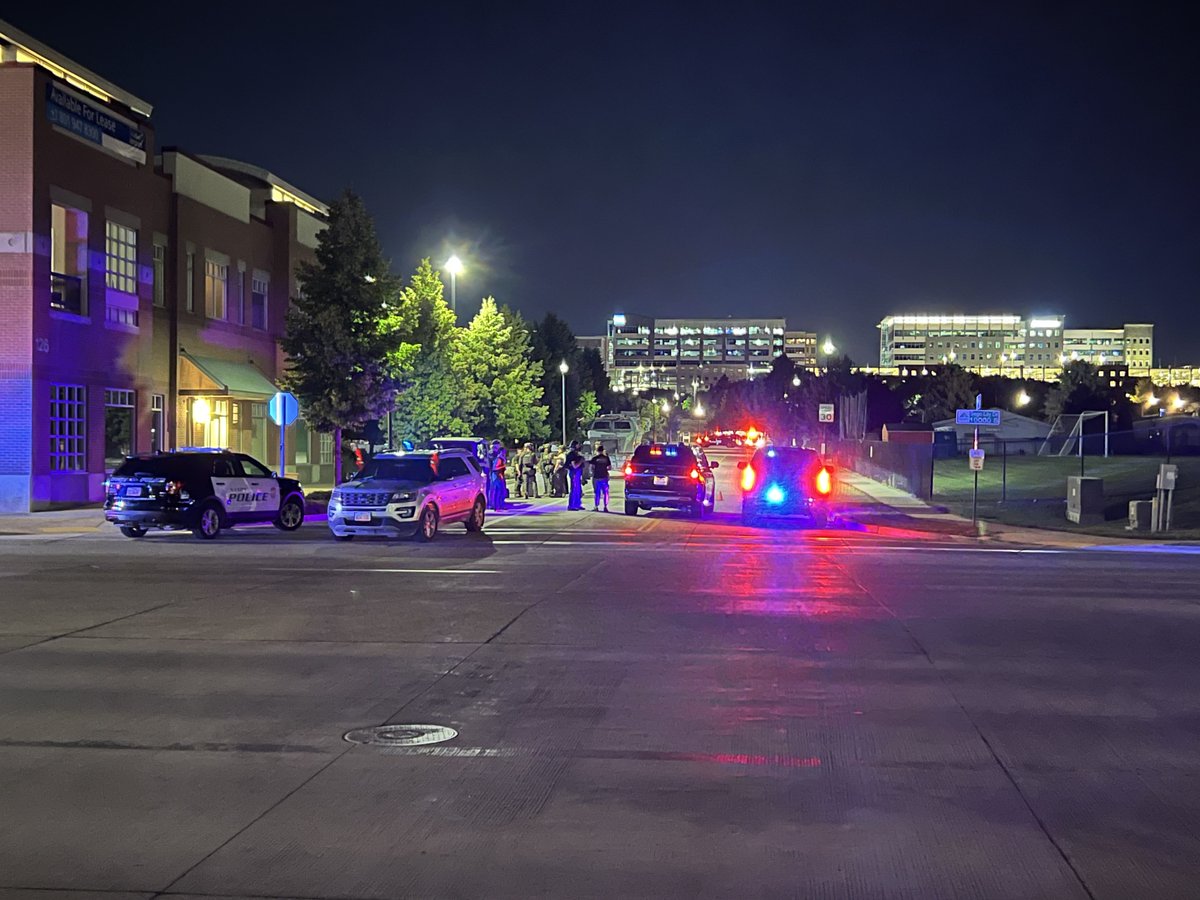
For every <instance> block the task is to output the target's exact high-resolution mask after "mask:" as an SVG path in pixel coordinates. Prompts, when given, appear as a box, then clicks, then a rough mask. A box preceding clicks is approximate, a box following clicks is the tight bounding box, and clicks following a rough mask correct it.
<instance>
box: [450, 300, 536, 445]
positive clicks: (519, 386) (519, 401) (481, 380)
mask: <svg viewBox="0 0 1200 900" xmlns="http://www.w3.org/2000/svg"><path fill="white" fill-rule="evenodd" d="M530 357H531V354H530V347H529V333H528V329H527V327H526V325H525V323H524V321H523V320H522V319H521V317H520V316H519V315H518V314H516V313H515V312H513V311H511V310H509V309H507V308H505V309H501V308H499V307H497V305H496V301H495V299H494V298H492V297H485V298H484V300H483V303H482V305H481V306H480V308H479V313H478V314H477V315H476V316H475V318H474V319H472V320H471V323H470V324H469V325H468V326H467V327H466V328H464V329H462V331H461V332H460V333H459V334H458V337H457V340H455V342H454V346H453V349H452V351H451V356H450V358H451V371H452V372H453V374H454V377H455V378H457V379H458V381H459V384H460V386H461V391H462V411H463V418H464V419H465V420H466V422H467V424H469V425H470V426H471V427H472V428H473V429H474V430H476V431H477V432H478V433H479V434H483V435H486V436H493V435H494V436H497V437H500V438H503V439H505V440H519V439H524V438H542V437H545V436H546V435H548V434H549V433H550V432H549V428H548V427H547V425H546V407H545V406H543V405H541V404H540V403H539V401H540V400H541V399H542V393H543V389H542V385H541V383H540V382H541V377H542V364H541V362H540V361H536V360H533V359H531V358H530Z"/></svg>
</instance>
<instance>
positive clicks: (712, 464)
mask: <svg viewBox="0 0 1200 900" xmlns="http://www.w3.org/2000/svg"><path fill="white" fill-rule="evenodd" d="M708 467H709V468H710V469H719V468H721V464H720V463H719V462H717V461H716V460H713V461H712V462H710V463H709V464H708Z"/></svg>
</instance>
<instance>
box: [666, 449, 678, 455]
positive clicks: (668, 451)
mask: <svg viewBox="0 0 1200 900" xmlns="http://www.w3.org/2000/svg"><path fill="white" fill-rule="evenodd" d="M678 455H679V448H678V447H668V448H667V456H678Z"/></svg>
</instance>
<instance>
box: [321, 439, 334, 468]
mask: <svg viewBox="0 0 1200 900" xmlns="http://www.w3.org/2000/svg"><path fill="white" fill-rule="evenodd" d="M320 459H321V465H323V466H331V465H333V435H332V434H329V433H328V432H322V433H321V457H320Z"/></svg>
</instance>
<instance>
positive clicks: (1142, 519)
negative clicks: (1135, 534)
mask: <svg viewBox="0 0 1200 900" xmlns="http://www.w3.org/2000/svg"><path fill="white" fill-rule="evenodd" d="M1153 506H1154V501H1152V500H1130V501H1129V530H1130V531H1149V530H1150V512H1151V508H1152V507H1153Z"/></svg>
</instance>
